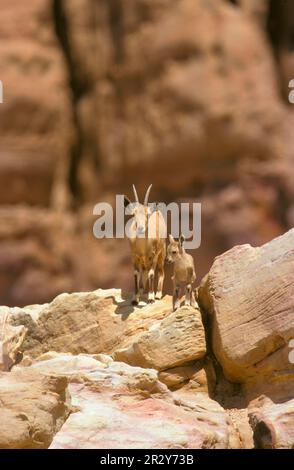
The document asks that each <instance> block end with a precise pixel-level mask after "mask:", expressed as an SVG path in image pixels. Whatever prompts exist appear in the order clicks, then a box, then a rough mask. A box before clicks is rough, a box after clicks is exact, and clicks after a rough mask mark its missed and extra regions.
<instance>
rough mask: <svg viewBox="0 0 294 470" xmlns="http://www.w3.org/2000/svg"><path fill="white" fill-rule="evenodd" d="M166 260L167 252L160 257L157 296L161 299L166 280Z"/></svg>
mask: <svg viewBox="0 0 294 470" xmlns="http://www.w3.org/2000/svg"><path fill="white" fill-rule="evenodd" d="M164 260H165V253H163V254H162V256H160V258H159V259H158V284H157V291H156V295H155V298H156V299H157V300H160V299H161V298H162V290H163V282H164Z"/></svg>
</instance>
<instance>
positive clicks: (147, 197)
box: [144, 184, 152, 206]
mask: <svg viewBox="0 0 294 470" xmlns="http://www.w3.org/2000/svg"><path fill="white" fill-rule="evenodd" d="M151 188H152V184H150V186H149V188H148V189H147V191H146V194H145V199H144V206H147V204H148V199H149V194H150V191H151Z"/></svg>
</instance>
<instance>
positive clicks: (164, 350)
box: [114, 307, 206, 370]
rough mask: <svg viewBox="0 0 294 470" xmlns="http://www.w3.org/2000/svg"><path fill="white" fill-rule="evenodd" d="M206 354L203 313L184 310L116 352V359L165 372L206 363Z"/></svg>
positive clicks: (181, 309) (189, 309)
mask: <svg viewBox="0 0 294 470" xmlns="http://www.w3.org/2000/svg"><path fill="white" fill-rule="evenodd" d="M205 354H206V344H205V333H204V328H203V325H202V320H201V313H200V311H199V310H198V309H197V310H196V309H194V308H192V307H181V308H179V309H178V310H176V311H175V312H173V313H171V314H170V315H168V316H167V317H166V318H164V319H163V320H161V321H159V322H156V323H154V324H153V325H152V326H151V327H150V328H149V330H148V331H146V332H144V333H142V334H141V335H139V336H138V337H135V338H134V340H132V342H131V343H130V344H129V345H128V346H127V347H125V348H124V349H119V350H116V351H115V352H114V358H115V359H116V360H118V361H124V362H127V363H128V364H131V365H137V366H141V367H152V368H154V369H157V370H164V369H169V368H173V367H177V366H181V365H183V364H185V363H187V362H190V361H195V360H199V359H203V357H204V356H205Z"/></svg>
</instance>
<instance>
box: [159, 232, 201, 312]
mask: <svg viewBox="0 0 294 470" xmlns="http://www.w3.org/2000/svg"><path fill="white" fill-rule="evenodd" d="M184 241H185V237H184V235H181V236H180V238H179V240H178V241H176V240H175V239H174V237H173V236H172V235H169V245H168V247H167V258H166V259H167V262H168V263H173V264H174V271H173V276H172V280H173V286H174V291H173V310H176V309H177V308H179V306H180V293H181V287H185V305H191V306H192V307H196V306H197V301H196V298H195V292H194V289H193V283H194V282H195V280H196V273H195V266H194V260H193V258H192V256H191V255H189V254H188V253H186V251H185V248H184V246H183V244H184Z"/></svg>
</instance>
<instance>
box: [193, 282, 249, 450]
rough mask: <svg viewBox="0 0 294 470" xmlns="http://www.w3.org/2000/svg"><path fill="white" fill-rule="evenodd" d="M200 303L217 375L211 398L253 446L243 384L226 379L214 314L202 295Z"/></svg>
mask: <svg viewBox="0 0 294 470" xmlns="http://www.w3.org/2000/svg"><path fill="white" fill-rule="evenodd" d="M198 292H199V291H198ZM198 305H199V309H200V312H201V318H202V323H203V326H204V331H205V340H206V350H207V353H206V356H207V357H208V358H209V359H210V361H211V363H212V365H213V367H214V371H215V377H216V384H215V387H214V390H213V392H212V393H209V396H210V398H212V399H213V400H215V401H217V402H218V403H219V404H220V405H221V406H222V407H223V408H224V410H225V412H226V414H227V417H228V419H229V421H230V422H231V424H232V426H233V428H234V429H235V431H236V433H237V435H238V436H239V439H240V443H241V445H242V446H243V447H244V448H248V445H249V448H250V446H251V447H253V446H254V443H253V428H252V426H251V423H250V421H249V416H248V411H247V403H246V400H245V397H243V396H242V390H241V384H239V383H234V382H230V381H229V380H228V379H226V377H225V375H224V372H223V368H222V366H221V364H220V363H219V361H218V360H217V358H216V356H215V354H214V352H213V347H212V327H213V325H212V322H213V318H212V315H211V314H210V313H209V312H208V311H207V310H206V308H205V307H204V304H203V302H201V296H199V295H198Z"/></svg>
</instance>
